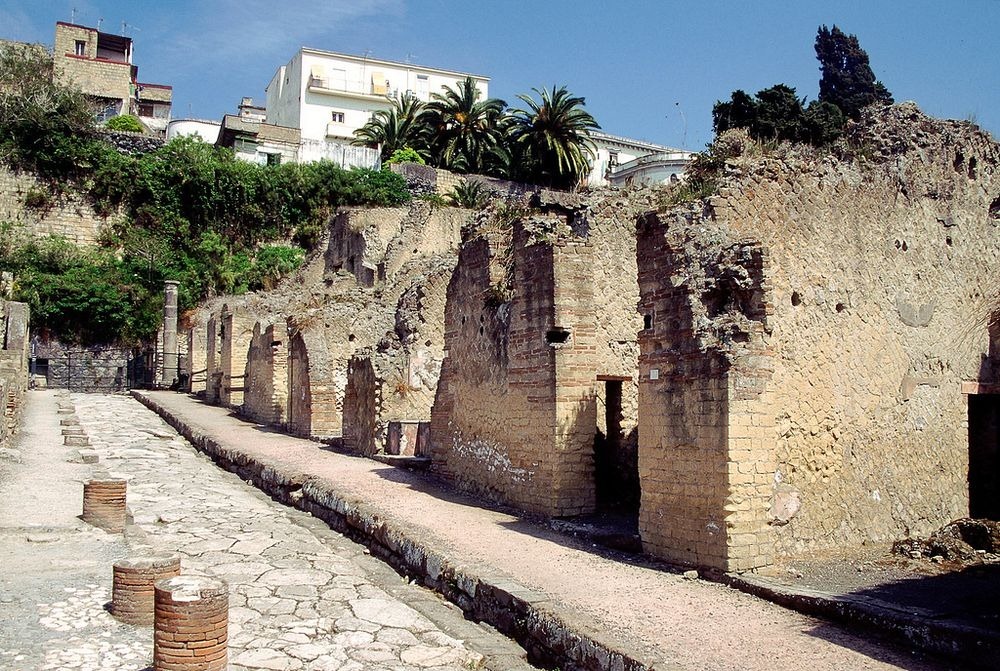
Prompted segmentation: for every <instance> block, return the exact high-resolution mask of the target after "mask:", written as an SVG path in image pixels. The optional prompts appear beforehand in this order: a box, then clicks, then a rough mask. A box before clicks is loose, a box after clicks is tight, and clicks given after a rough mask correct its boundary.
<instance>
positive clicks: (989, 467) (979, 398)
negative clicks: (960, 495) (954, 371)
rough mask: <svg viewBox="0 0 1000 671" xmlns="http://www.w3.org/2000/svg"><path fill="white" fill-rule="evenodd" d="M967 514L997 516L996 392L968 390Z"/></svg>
mask: <svg viewBox="0 0 1000 671" xmlns="http://www.w3.org/2000/svg"><path fill="white" fill-rule="evenodd" d="M968 399H969V516H970V517H977V518H986V519H991V520H1000V394H969V396H968Z"/></svg>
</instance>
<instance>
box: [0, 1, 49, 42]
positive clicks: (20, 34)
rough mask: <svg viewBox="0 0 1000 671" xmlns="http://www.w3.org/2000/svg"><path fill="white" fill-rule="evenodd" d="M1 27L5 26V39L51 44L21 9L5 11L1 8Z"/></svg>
mask: <svg viewBox="0 0 1000 671" xmlns="http://www.w3.org/2000/svg"><path fill="white" fill-rule="evenodd" d="M0 26H3V37H4V38H6V39H9V40H15V41H18V42H42V43H46V42H51V41H52V36H51V35H49V36H48V37H47V38H46V36H44V35H43V34H42V32H41V31H40V30H39V28H38V27H37V26H36V25H35V23H34V22H33V21H32V20H31V19H30V18H29V17H28V15H27V14H25V13H24V12H23V11H22V10H19V9H4V8H2V7H0Z"/></svg>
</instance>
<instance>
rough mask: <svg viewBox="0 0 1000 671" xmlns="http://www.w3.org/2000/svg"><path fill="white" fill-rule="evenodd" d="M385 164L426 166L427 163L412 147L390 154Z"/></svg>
mask: <svg viewBox="0 0 1000 671" xmlns="http://www.w3.org/2000/svg"><path fill="white" fill-rule="evenodd" d="M386 163H390V164H391V163H419V164H420V165H427V161H425V160H424V158H423V157H422V156H421V155H420V154H418V153H417V150H416V149H413V148H412V147H403V148H402V149H397V150H396V151H394V152H392V156H390V157H389V160H388V161H386Z"/></svg>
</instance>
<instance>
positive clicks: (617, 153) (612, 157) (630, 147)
mask: <svg viewBox="0 0 1000 671" xmlns="http://www.w3.org/2000/svg"><path fill="white" fill-rule="evenodd" d="M590 137H591V139H593V140H594V144H595V145H596V148H597V156H596V158H595V159H594V163H593V165H592V167H591V170H590V174H589V175H588V176H587V178H586V180H585V183H586V185H587V186H608V185H612V186H627V185H631V184H635V185H643V184H668V183H670V182H674V181H677V180H679V179H681V178H682V176H683V174H684V169H685V168H686V167H687V164H688V163H690V162H691V156H692V155H693V152H689V151H684V150H683V149H677V148H675V147H667V146H664V145H660V144H654V143H652V142H645V141H643V140H632V139H630V138H627V137H620V136H618V135H609V134H608V133H602V132H600V131H594V132H592V133H591V134H590Z"/></svg>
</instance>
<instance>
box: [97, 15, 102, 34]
mask: <svg viewBox="0 0 1000 671" xmlns="http://www.w3.org/2000/svg"><path fill="white" fill-rule="evenodd" d="M102 23H104V17H103V16H102V17H101V18H99V19H97V32H101V24H102Z"/></svg>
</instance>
